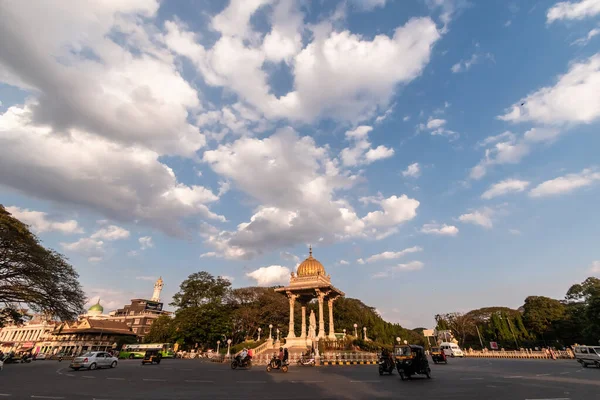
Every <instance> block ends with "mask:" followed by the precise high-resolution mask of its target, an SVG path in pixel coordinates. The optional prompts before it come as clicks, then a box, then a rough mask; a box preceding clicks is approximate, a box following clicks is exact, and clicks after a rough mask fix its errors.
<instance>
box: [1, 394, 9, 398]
mask: <svg viewBox="0 0 600 400" xmlns="http://www.w3.org/2000/svg"><path fill="white" fill-rule="evenodd" d="M0 396H2V397H9V396H10V394H8V393H0Z"/></svg>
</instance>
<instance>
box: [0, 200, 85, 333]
mask: <svg viewBox="0 0 600 400" xmlns="http://www.w3.org/2000/svg"><path fill="white" fill-rule="evenodd" d="M78 278H79V275H78V274H77V272H76V271H75V269H74V268H73V267H72V266H71V265H70V264H69V263H68V262H67V259H66V258H65V257H64V256H63V255H62V254H59V253H57V252H56V251H54V250H51V249H47V248H45V247H44V246H42V244H41V243H40V240H39V239H38V238H37V236H36V235H34V234H33V233H32V232H31V231H30V230H29V228H28V226H27V225H25V224H24V223H22V222H21V221H19V220H18V219H16V218H14V217H13V216H12V215H11V214H10V213H9V212H8V211H6V209H5V208H4V207H3V206H2V205H0V309H2V313H1V314H0V315H2V316H5V319H3V320H0V324H1V323H3V321H5V320H6V319H7V318H8V319H12V320H14V319H15V318H18V315H19V313H21V310H22V309H23V308H25V307H28V308H30V309H31V310H33V311H35V312H40V313H45V314H48V315H51V316H53V317H56V318H59V319H61V320H68V319H74V318H76V317H77V315H79V314H80V313H81V312H83V306H84V304H85V295H84V293H83V290H82V289H81V285H80V284H79V281H78Z"/></svg>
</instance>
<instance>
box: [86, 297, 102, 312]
mask: <svg viewBox="0 0 600 400" xmlns="http://www.w3.org/2000/svg"><path fill="white" fill-rule="evenodd" d="M103 312H104V307H102V306H101V305H100V299H98V302H97V303H96V304H94V305H93V306H91V307H90V308H88V315H101V314H102V313H103Z"/></svg>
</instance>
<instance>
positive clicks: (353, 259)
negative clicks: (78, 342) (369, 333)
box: [0, 0, 600, 327]
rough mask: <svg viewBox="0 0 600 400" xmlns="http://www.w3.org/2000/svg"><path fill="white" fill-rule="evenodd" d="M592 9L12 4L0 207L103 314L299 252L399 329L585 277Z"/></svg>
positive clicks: (599, 231) (6, 17) (3, 39)
mask: <svg viewBox="0 0 600 400" xmlns="http://www.w3.org/2000/svg"><path fill="white" fill-rule="evenodd" d="M599 93H600V0H581V1H563V2H558V3H557V2H555V1H550V0H547V1H534V0H531V1H525V0H524V1H515V2H510V1H485V2H483V1H466V0H414V1H399V0H396V1H394V0H387V1H386V0H339V1H338V0H327V1H303V0H297V1H294V0H232V1H231V3H229V2H228V1H208V0H205V1H200V0H197V1H196V0H194V1H192V0H187V1H185V0H182V1H176V2H166V1H165V2H159V1H157V0H131V1H103V2H98V1H77V2H74V1H47V2H43V1H39V2H35V4H33V3H32V2H23V1H16V0H8V1H3V2H2V3H1V4H0V102H1V103H0V203H2V204H4V205H5V206H7V207H8V210H9V211H10V212H12V213H13V214H14V215H15V216H17V217H18V218H20V219H21V220H23V221H25V222H27V223H28V224H30V226H31V228H32V229H33V230H34V231H35V232H37V233H38V235H39V236H40V237H41V239H42V240H43V241H44V243H45V244H46V245H47V246H49V247H52V248H55V249H57V250H59V251H61V252H63V253H64V254H65V255H66V256H68V257H69V259H70V260H71V262H72V263H73V265H74V266H75V267H76V268H77V270H78V271H79V273H80V275H81V281H82V283H83V284H84V286H85V289H86V292H87V293H88V296H89V297H90V298H91V299H97V297H98V296H100V297H101V298H102V299H103V304H104V305H105V306H108V308H114V307H117V306H121V305H122V304H123V303H124V302H125V301H126V300H127V299H129V298H132V297H137V296H149V295H150V294H151V292H152V284H153V281H154V280H155V279H156V278H157V277H158V276H160V275H162V276H163V278H164V279H165V290H164V293H163V294H164V296H163V297H164V299H163V300H165V301H167V302H168V301H169V300H170V296H171V295H172V294H173V293H175V292H176V290H177V287H178V285H179V283H180V282H181V281H182V280H183V279H184V278H185V277H186V276H187V275H189V274H190V273H192V272H196V271H199V270H206V271H209V272H211V273H213V274H215V275H222V276H227V277H229V278H231V279H232V280H233V284H234V286H246V285H256V284H258V285H273V284H279V283H285V282H286V281H287V280H288V278H289V274H290V272H291V271H293V270H294V269H295V268H296V266H297V264H298V262H299V261H301V260H302V259H304V258H305V257H306V256H307V253H308V250H307V247H308V245H309V244H312V245H313V247H314V255H315V257H316V258H318V259H319V260H320V261H321V262H322V263H323V264H324V265H325V268H326V270H327V272H328V273H330V274H331V276H332V280H333V281H334V283H335V285H336V286H338V287H339V288H340V289H342V290H344V291H345V292H346V294H347V295H348V296H351V297H357V298H360V299H362V300H363V301H364V302H366V303H367V304H369V305H372V306H374V307H376V308H377V309H378V310H379V311H380V312H381V313H382V315H383V317H384V318H386V319H388V320H390V321H395V322H401V323H403V324H405V325H406V326H408V327H416V326H431V325H432V316H433V315H434V314H436V313H439V312H450V311H466V310H469V309H471V308H477V307H483V306H492V305H506V306H510V307H518V306H520V305H521V304H522V301H523V299H524V297H525V296H527V295H531V294H537V295H548V296H555V297H562V296H563V295H564V293H565V291H566V290H567V288H568V287H569V285H570V284H571V283H574V282H576V281H580V280H582V279H584V278H585V277H587V276H589V275H590V274H600V262H599V261H598V260H600V252H599V250H598V248H599V247H598V237H600V223H599V222H600V216H599V214H598V211H597V210H598V199H599V198H600V156H599V155H598V154H599V152H598V150H599V149H600V136H599V135H598V128H599V126H600V124H599V123H598V122H599V120H600V94H599Z"/></svg>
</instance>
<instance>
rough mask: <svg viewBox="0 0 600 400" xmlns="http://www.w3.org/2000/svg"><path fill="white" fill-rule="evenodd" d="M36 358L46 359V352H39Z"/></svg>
mask: <svg viewBox="0 0 600 400" xmlns="http://www.w3.org/2000/svg"><path fill="white" fill-rule="evenodd" d="M35 359H36V360H45V359H46V353H38V354H36V356H35Z"/></svg>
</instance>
